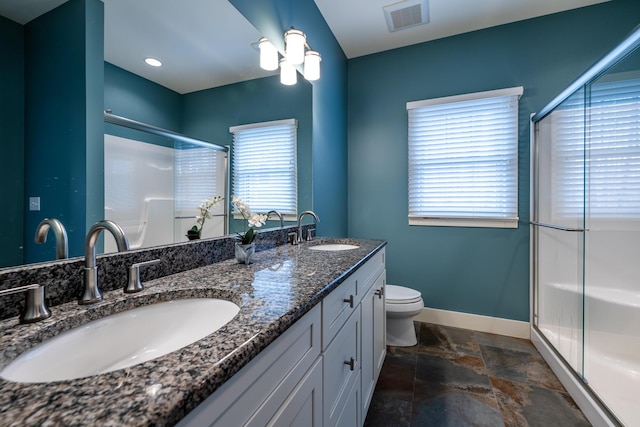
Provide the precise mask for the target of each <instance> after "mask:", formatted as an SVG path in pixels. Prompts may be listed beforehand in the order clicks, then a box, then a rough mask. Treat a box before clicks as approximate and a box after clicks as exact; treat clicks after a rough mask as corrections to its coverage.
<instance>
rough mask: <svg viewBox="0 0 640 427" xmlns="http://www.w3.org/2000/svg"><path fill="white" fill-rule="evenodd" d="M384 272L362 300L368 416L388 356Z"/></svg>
mask: <svg viewBox="0 0 640 427" xmlns="http://www.w3.org/2000/svg"><path fill="white" fill-rule="evenodd" d="M384 284H385V272H384V270H383V271H382V272H381V273H380V274H379V275H378V277H377V278H376V279H375V281H374V284H373V286H371V288H370V289H369V292H367V295H365V297H364V299H363V300H362V308H361V310H362V374H361V378H362V413H363V416H364V415H366V413H367V410H368V408H369V403H370V402H371V398H372V397H373V391H374V389H375V387H376V382H377V381H378V375H379V374H380V369H382V363H383V362H384V357H385V354H386V345H385V340H386V328H385V325H386V316H385V311H384V301H385V299H384Z"/></svg>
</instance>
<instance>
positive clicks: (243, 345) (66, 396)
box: [0, 239, 386, 426]
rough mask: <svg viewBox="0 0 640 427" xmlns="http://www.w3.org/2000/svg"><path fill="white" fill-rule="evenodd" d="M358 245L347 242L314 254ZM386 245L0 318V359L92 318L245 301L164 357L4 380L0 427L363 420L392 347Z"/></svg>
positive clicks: (274, 254) (161, 282)
mask: <svg viewBox="0 0 640 427" xmlns="http://www.w3.org/2000/svg"><path fill="white" fill-rule="evenodd" d="M323 244H350V245H353V246H357V247H356V248H352V249H347V250H310V249H309V248H310V247H311V246H318V245H323ZM385 245H386V242H383V241H374V240H360V239H358V240H354V239H317V240H315V241H313V242H305V243H302V244H300V245H297V246H293V245H283V246H278V247H275V248H273V249H269V250H265V251H261V252H258V253H256V255H255V262H254V264H251V265H243V264H238V263H237V262H236V261H235V260H233V259H231V260H226V261H222V262H218V263H215V264H212V265H209V266H205V267H201V268H196V269H192V270H188V271H185V272H182V273H178V274H173V275H169V276H166V277H162V278H159V279H155V280H151V281H148V282H145V283H144V285H145V290H144V291H143V292H140V293H138V294H133V295H125V294H124V293H122V292H121V291H111V292H106V293H105V294H104V301H102V302H100V303H98V304H94V305H91V306H80V305H78V304H77V303H75V302H70V303H66V304H63V305H59V306H55V307H52V316H51V317H50V318H49V319H46V320H44V321H41V322H38V323H34V324H31V325H20V324H18V322H17V319H16V318H11V319H8V320H5V321H2V322H0V332H1V338H0V367H4V366H6V365H7V364H8V363H10V362H11V361H12V360H13V359H14V358H15V357H17V356H18V355H19V354H20V353H22V352H23V351H25V350H26V349H28V348H30V347H33V346H34V345H36V344H37V343H39V342H42V341H46V340H47V339H48V338H50V337H52V336H54V335H57V334H58V333H60V332H62V331H65V330H68V329H71V328H73V327H75V326H79V325H81V324H84V323H86V321H87V319H95V318H100V317H104V316H106V315H108V314H111V313H114V312H118V311H122V310H126V309H130V308H133V307H137V306H141V305H147V304H152V303H154V302H160V301H167V300H171V299H182V298H201V297H215V298H220V299H225V300H228V301H232V302H234V303H235V304H237V305H238V306H239V307H240V311H239V313H238V314H237V315H236V317H235V318H233V320H231V321H230V322H229V323H227V324H226V325H225V326H223V327H222V328H220V329H219V330H217V331H216V332H214V333H212V334H210V335H208V336H206V337H204V338H202V339H200V340H199V341H197V342H194V343H193V344H190V345H188V346H186V347H184V348H181V349H179V350H177V351H174V352H172V353H169V354H166V355H164V356H161V357H159V358H156V359H153V360H149V361H147V362H144V363H141V364H138V365H134V366H131V367H129V368H125V369H120V370H116V371H113V372H108V373H100V374H97V375H93V376H90V377H86V378H78V379H74V380H68V381H55V382H48V383H34V384H27V383H17V382H10V381H6V380H4V379H2V380H0V387H1V391H0V411H1V413H0V424H1V425H42V424H48V425H122V426H125V425H126V426H146V425H175V424H178V425H181V426H188V425H198V426H202V425H221V426H222V425H225V426H228V425H243V424H247V425H282V424H287V425H290V424H292V423H293V424H294V425H313V426H321V425H325V426H329V425H346V426H351V425H353V426H359V425H362V423H363V422H364V418H365V416H366V411H367V409H368V405H369V403H370V400H371V396H372V394H373V389H374V387H375V383H376V381H377V377H378V374H379V372H380V369H381V367H382V362H383V360H384V355H385V323H384V322H385V313H384V285H385Z"/></svg>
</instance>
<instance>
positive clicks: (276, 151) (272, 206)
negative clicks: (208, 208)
mask: <svg viewBox="0 0 640 427" xmlns="http://www.w3.org/2000/svg"><path fill="white" fill-rule="evenodd" d="M229 131H230V132H231V133H232V134H233V195H234V196H235V197H240V198H241V199H242V200H243V201H244V202H245V203H247V204H248V205H249V206H250V207H251V210H253V211H254V212H261V213H266V212H268V211H270V210H277V211H279V212H280V213H282V214H283V215H296V214H297V210H298V179H297V148H296V146H297V143H296V141H297V122H296V120H295V119H289V120H279V121H274V122H265V123H257V124H252V125H245V126H234V127H231V128H230V129H229Z"/></svg>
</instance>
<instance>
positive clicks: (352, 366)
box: [344, 357, 356, 371]
mask: <svg viewBox="0 0 640 427" xmlns="http://www.w3.org/2000/svg"><path fill="white" fill-rule="evenodd" d="M355 363H356V361H355V360H354V359H353V357H350V358H349V360H348V361H346V360H345V362H344V364H345V365H349V370H351V371H353V370H354V369H355Z"/></svg>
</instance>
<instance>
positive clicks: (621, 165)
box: [550, 78, 640, 220]
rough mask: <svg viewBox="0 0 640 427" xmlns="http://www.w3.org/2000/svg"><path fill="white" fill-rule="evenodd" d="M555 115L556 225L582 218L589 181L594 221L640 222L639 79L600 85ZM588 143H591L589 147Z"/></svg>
mask: <svg viewBox="0 0 640 427" xmlns="http://www.w3.org/2000/svg"><path fill="white" fill-rule="evenodd" d="M588 98H589V103H588V105H589V108H587V110H586V118H587V129H586V132H585V110H584V102H585V100H584V97H582V96H577V97H572V98H569V99H567V100H566V101H565V102H563V105H562V108H561V109H558V110H557V111H554V112H552V113H551V114H550V116H551V124H552V133H553V140H554V141H556V143H555V144H554V145H553V147H552V149H553V159H554V160H555V162H556V163H557V167H554V169H553V171H554V174H555V175H554V177H553V178H554V182H555V183H556V184H557V188H556V190H555V191H554V192H553V198H552V209H553V211H552V214H553V218H555V219H567V218H581V217H582V216H583V211H584V207H585V194H584V191H585V178H586V180H587V189H588V194H587V197H588V201H587V203H586V204H587V205H588V206H589V212H588V214H589V217H590V218H591V219H618V220H620V219H638V218H640V79H637V78H634V79H629V80H619V81H602V82H600V81H599V82H596V83H594V84H593V85H592V86H591V87H590V91H589V92H588ZM585 137H586V141H587V143H586V144H585Z"/></svg>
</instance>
